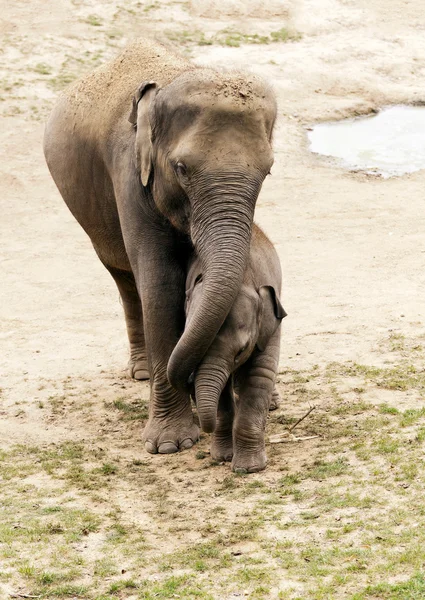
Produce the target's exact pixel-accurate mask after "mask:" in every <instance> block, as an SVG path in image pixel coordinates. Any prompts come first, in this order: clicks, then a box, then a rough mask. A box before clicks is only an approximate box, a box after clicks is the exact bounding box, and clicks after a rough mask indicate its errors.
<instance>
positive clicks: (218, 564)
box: [161, 542, 232, 572]
mask: <svg viewBox="0 0 425 600" xmlns="http://www.w3.org/2000/svg"><path fill="white" fill-rule="evenodd" d="M231 563H232V560H231V556H230V554H229V553H228V552H224V551H223V549H222V548H221V547H220V546H218V545H217V544H215V543H214V542H209V543H204V544H196V545H195V546H193V547H189V548H187V549H186V550H185V551H184V552H181V551H178V552H175V553H173V554H170V555H168V556H167V560H166V561H164V562H163V563H162V565H161V570H163V571H167V570H173V569H175V568H176V566H180V567H184V568H189V569H190V568H191V569H194V570H195V571H201V572H205V571H209V570H216V569H223V568H225V567H229V566H230V565H231Z"/></svg>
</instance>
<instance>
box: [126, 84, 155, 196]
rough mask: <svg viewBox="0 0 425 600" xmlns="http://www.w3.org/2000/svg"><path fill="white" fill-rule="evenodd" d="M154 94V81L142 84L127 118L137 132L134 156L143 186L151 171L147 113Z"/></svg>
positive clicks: (150, 138)
mask: <svg viewBox="0 0 425 600" xmlns="http://www.w3.org/2000/svg"><path fill="white" fill-rule="evenodd" d="M156 92H157V85H156V83H155V82H154V81H145V82H144V83H142V85H141V86H139V88H138V90H137V92H136V93H135V95H134V97H133V108H132V109H131V113H130V116H129V118H128V120H129V121H130V123H131V124H132V125H133V127H134V128H135V129H136V130H137V138H136V154H137V160H138V163H139V164H140V172H141V178H142V185H144V186H147V185H148V181H149V175H150V173H151V170H152V129H151V124H150V120H149V111H150V107H151V104H152V102H153V100H154V98H155V95H156Z"/></svg>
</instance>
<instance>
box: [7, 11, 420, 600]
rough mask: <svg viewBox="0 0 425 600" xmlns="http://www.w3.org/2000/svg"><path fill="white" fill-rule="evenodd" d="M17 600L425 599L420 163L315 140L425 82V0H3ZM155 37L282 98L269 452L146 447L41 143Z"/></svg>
mask: <svg viewBox="0 0 425 600" xmlns="http://www.w3.org/2000/svg"><path fill="white" fill-rule="evenodd" d="M0 31H1V35H2V44H1V49H0V111H1V114H2V117H1V120H2V125H1V130H0V139H1V143H0V154H1V161H0V173H1V186H2V187H1V189H2V194H1V218H0V226H1V240H0V243H1V248H2V251H1V286H0V295H1V334H0V335H1V338H0V339H1V352H0V369H1V388H2V390H1V396H0V417H1V420H0V598H2V599H3V598H9V597H10V598H16V597H32V598H34V597H37V598H38V597H40V598H49V599H50V598H52V599H53V598H59V599H61V598H84V599H88V600H112V599H114V598H121V599H124V598H125V599H136V598H147V599H153V598H164V599H170V598H182V599H192V598H201V599H212V600H221V599H226V600H227V599H230V598H237V597H246V598H251V599H262V598H292V599H295V598H298V599H303V600H304V599H336V600H340V599H341V598H350V599H352V600H360V599H364V598H376V599H381V598H391V599H400V600H401V599H403V600H405V599H409V598H411V599H413V598H423V597H425V578H424V575H423V567H424V564H425V507H424V504H423V495H424V484H425V474H424V467H425V462H424V441H425V401H424V397H425V371H424V356H425V353H424V340H425V327H424V322H425V314H424V309H425V302H424V298H425V284H424V263H425V244H424V239H425V238H424V225H425V220H424V211H423V202H424V193H425V189H424V188H425V185H424V184H425V175H424V172H423V171H422V172H418V173H416V174H414V175H410V176H405V177H402V178H398V179H397V178H396V179H389V180H382V179H380V178H377V177H371V176H366V175H364V174H361V173H348V172H346V171H344V170H343V169H342V168H341V167H340V166H339V165H338V164H336V163H334V162H332V161H330V160H325V159H321V158H320V157H318V156H315V155H313V154H311V153H309V150H308V144H307V138H306V129H307V127H309V126H310V125H311V124H312V123H314V122H318V121H323V120H327V119H333V118H338V119H339V118H343V117H346V116H353V115H359V114H363V113H368V112H370V111H371V110H372V109H378V108H379V107H382V106H386V105H390V104H394V103H400V102H408V103H412V102H424V101H425V88H424V79H425V9H424V6H423V2H422V0H409V1H407V0H304V1H303V0H287V1H286V0H282V1H279V0H270V1H263V2H262V1H261V0H227V1H222V2H217V1H216V0H193V1H192V2H173V1H169V2H167V1H165V0H152V1H151V2H149V1H147V2H145V1H139V2H136V1H134V0H110V1H109V2H99V1H97V2H96V1H94V0H57V1H56V2H49V3H48V2H43V1H41V0H31V1H30V2H29V1H28V0H25V1H24V0H15V1H14V2H6V1H5V0H3V2H2V6H1V13H0ZM147 34H148V35H150V36H156V37H157V38H158V39H159V40H161V41H163V42H165V43H167V44H169V45H170V46H172V47H177V48H179V49H180V51H181V52H183V53H186V54H188V55H189V56H190V57H191V58H192V60H194V61H195V62H196V63H198V64H207V65H229V66H241V67H244V68H246V69H248V70H250V69H251V70H253V71H255V72H258V73H260V74H262V75H263V76H264V77H265V78H267V79H268V80H269V81H270V82H271V83H272V85H273V86H274V88H275V90H276V93H277V96H278V103H279V121H278V127H277V131H276V135H275V150H276V160H275V165H274V167H273V171H272V176H271V177H269V178H268V180H267V182H266V184H265V185H264V188H263V191H262V193H261V196H260V199H259V202H258V210H257V220H258V222H259V223H260V224H261V225H262V226H263V227H264V229H265V230H266V232H267V233H268V234H269V235H270V237H271V238H272V240H273V241H274V242H275V244H276V246H277V248H278V251H279V254H280V257H281V260H282V265H283V271H284V281H285V284H284V294H283V304H284V306H285V308H286V310H287V311H288V313H289V317H288V318H287V319H285V321H284V325H283V341H282V352H281V363H280V366H281V374H280V376H279V379H280V383H279V387H280V391H281V394H282V397H283V403H282V406H281V408H280V409H279V410H278V411H277V412H275V413H272V414H271V415H270V419H269V424H268V429H267V434H268V435H272V434H282V433H283V432H284V431H285V430H287V429H288V428H289V427H290V426H291V424H294V423H295V421H296V420H297V419H298V418H299V417H300V416H302V415H303V414H304V413H305V412H306V410H307V409H308V407H309V405H311V404H314V405H316V409H315V410H314V411H313V412H312V413H311V414H310V416H309V417H308V418H306V419H305V420H304V421H302V423H300V424H299V426H298V427H297V428H296V429H295V430H294V434H296V435H297V437H309V436H318V437H315V438H314V439H311V440H305V441H298V442H296V441H289V442H288V443H281V444H268V455H269V459H270V462H269V466H268V468H267V470H266V471H265V472H263V473H260V474H257V475H253V476H248V477H241V476H237V475H233V474H231V473H230V470H229V466H228V465H217V464H215V463H213V462H212V461H211V459H210V457H209V454H208V447H209V439H208V436H207V435H204V436H203V437H202V438H201V441H200V443H199V445H198V446H197V447H195V448H193V449H191V450H190V451H187V452H184V453H182V454H179V455H173V456H167V457H159V456H150V455H148V454H146V453H145V452H144V450H143V448H142V445H141V442H140V431H141V428H142V426H143V422H144V420H145V419H146V415H147V398H148V388H147V385H145V384H140V383H137V382H133V381H130V380H129V379H128V378H127V376H126V373H125V364H126V361H127V346H126V335H125V328H124V319H123V315H122V310H121V306H120V304H119V301H118V294H117V291H116V288H115V287H114V284H113V282H112V279H111V278H110V276H109V275H108V273H107V272H106V271H105V270H104V269H103V267H102V266H101V264H100V263H99V261H98V260H97V258H96V257H95V254H94V252H93V250H92V248H91V246H90V243H89V240H88V239H87V238H86V236H85V234H84V233H83V231H82V230H81V229H80V228H79V227H78V225H77V224H76V223H75V222H74V221H73V219H72V218H71V215H70V214H69V213H68V212H67V209H66V207H65V206H64V204H63V203H62V201H61V198H60V197H59V194H58V192H57V190H56V189H55V187H54V185H53V182H52V181H51V179H50V177H49V174H48V172H47V168H46V166H45V164H44V160H43V156H42V151H41V141H42V135H43V127H44V125H43V123H44V121H45V118H46V116H47V115H48V112H49V110H50V108H51V106H52V104H53V102H54V100H55V97H56V96H57V94H58V93H59V92H60V90H61V89H62V88H63V87H64V86H65V85H66V84H67V83H69V82H70V81H72V80H73V79H74V78H75V77H77V76H79V75H80V74H82V73H85V72H87V71H89V70H90V69H92V68H93V67H95V66H97V65H98V64H100V63H102V62H103V61H104V60H107V59H109V58H110V57H112V56H114V55H115V54H117V53H118V51H119V50H120V48H122V47H123V46H124V45H125V44H126V43H127V41H128V40H130V39H132V38H134V37H136V36H141V35H147Z"/></svg>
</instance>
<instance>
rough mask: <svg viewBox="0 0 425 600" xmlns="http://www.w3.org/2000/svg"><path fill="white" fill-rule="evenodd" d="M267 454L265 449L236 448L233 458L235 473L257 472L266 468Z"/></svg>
mask: <svg viewBox="0 0 425 600" xmlns="http://www.w3.org/2000/svg"><path fill="white" fill-rule="evenodd" d="M266 465H267V456H266V451H265V449H264V448H263V449H260V450H259V451H258V452H252V451H250V452H244V451H243V450H236V451H235V454H234V455H233V460H232V465H231V466H232V471H234V472H235V473H240V474H246V473H257V472H258V471H262V470H263V469H265V468H266Z"/></svg>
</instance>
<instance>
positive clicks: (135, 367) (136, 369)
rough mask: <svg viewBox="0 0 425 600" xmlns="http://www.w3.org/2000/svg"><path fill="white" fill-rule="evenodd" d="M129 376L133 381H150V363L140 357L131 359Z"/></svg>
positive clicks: (135, 356) (136, 356)
mask: <svg viewBox="0 0 425 600" xmlns="http://www.w3.org/2000/svg"><path fill="white" fill-rule="evenodd" d="M128 374H129V376H130V377H131V378H132V379H137V380H139V381H145V380H146V379H149V371H148V361H147V360H146V358H144V357H141V356H140V355H134V356H131V357H130V360H129V361H128Z"/></svg>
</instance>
